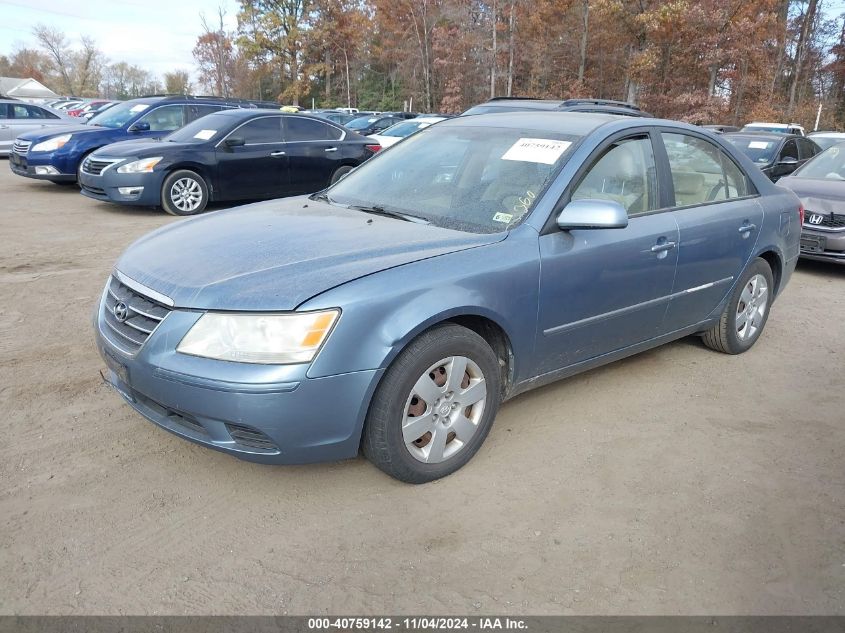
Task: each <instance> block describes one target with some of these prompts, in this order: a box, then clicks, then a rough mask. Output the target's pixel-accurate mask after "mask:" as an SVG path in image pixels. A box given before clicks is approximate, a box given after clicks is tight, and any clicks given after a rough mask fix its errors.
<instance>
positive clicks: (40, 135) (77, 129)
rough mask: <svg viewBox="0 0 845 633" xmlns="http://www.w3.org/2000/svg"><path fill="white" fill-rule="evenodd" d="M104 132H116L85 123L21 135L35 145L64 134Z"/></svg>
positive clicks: (70, 124)
mask: <svg viewBox="0 0 845 633" xmlns="http://www.w3.org/2000/svg"><path fill="white" fill-rule="evenodd" d="M78 120H79V119H77V121H78ZM104 132H114V130H113V129H112V128H104V127H96V126H91V125H85V124H84V123H81V124H73V123H69V124H67V125H62V126H61V127H60V128H55V127H49V128H45V129H43V130H37V131H32V132H26V133H24V134H21V135H20V138H22V139H25V140H27V141H32V142H34V143H40V142H41V141H46V140H47V139H51V138H53V137H54V136H62V135H63V134H69V133H70V134H74V135H77V134H103V133H104Z"/></svg>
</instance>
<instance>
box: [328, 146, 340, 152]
mask: <svg viewBox="0 0 845 633" xmlns="http://www.w3.org/2000/svg"><path fill="white" fill-rule="evenodd" d="M326 151H327V152H336V151H337V148H336V147H327V148H326Z"/></svg>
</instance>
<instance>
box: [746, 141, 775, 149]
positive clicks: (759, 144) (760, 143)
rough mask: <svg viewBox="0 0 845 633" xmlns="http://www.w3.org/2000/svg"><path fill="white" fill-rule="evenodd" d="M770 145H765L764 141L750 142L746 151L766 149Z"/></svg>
mask: <svg viewBox="0 0 845 633" xmlns="http://www.w3.org/2000/svg"><path fill="white" fill-rule="evenodd" d="M769 145H771V143H766V142H765V141H751V142H750V143H749V144H748V149H768V148H769Z"/></svg>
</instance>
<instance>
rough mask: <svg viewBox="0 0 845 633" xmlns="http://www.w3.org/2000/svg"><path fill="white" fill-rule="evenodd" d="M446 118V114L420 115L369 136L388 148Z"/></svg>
mask: <svg viewBox="0 0 845 633" xmlns="http://www.w3.org/2000/svg"><path fill="white" fill-rule="evenodd" d="M446 118H447V117H445V116H418V117H417V118H415V119H408V120H407V121H402V122H401V123H396V124H395V125H391V126H390V127H389V128H387V129H386V130H383V131H382V132H381V133H380V134H370V136H369V138H371V139H375V140H376V141H378V144H379V145H381V146H382V148H388V147H390V146H391V145H395V144H396V143H398V142H399V141H401V140H402V139H403V138H405V137H406V136H410V135H411V134H413V133H414V132H418V131H419V130H421V129H423V128H426V127H428V126H429V125H433V124H434V123H437V122H438V121H443V120H444V119H446Z"/></svg>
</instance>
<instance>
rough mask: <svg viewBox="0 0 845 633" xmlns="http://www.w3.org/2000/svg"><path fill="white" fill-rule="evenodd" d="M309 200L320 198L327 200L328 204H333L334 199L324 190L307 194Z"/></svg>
mask: <svg viewBox="0 0 845 633" xmlns="http://www.w3.org/2000/svg"><path fill="white" fill-rule="evenodd" d="M308 199H309V200H314V201H315V202H316V201H318V200H322V201H323V202H328V203H329V204H334V200H332V199H331V198H329V194H327V193H326V192H325V191H318V192H317V193H312V194H311V195H310V196H308Z"/></svg>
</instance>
